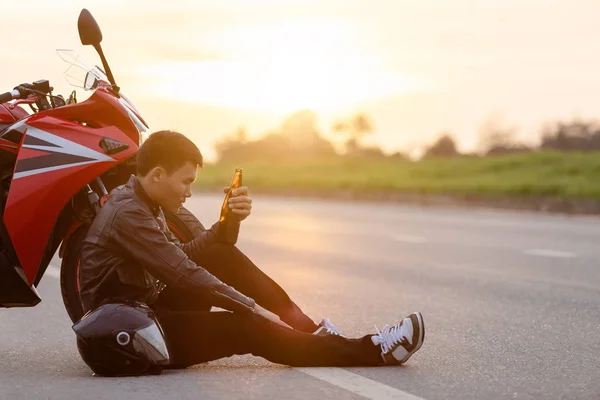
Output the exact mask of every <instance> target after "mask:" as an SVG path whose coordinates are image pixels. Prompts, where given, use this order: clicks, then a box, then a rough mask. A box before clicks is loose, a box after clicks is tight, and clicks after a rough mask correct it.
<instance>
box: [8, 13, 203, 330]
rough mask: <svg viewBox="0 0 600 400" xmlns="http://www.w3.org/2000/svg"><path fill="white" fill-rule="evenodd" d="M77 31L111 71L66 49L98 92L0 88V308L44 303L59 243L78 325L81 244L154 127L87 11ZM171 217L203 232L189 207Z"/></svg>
mask: <svg viewBox="0 0 600 400" xmlns="http://www.w3.org/2000/svg"><path fill="white" fill-rule="evenodd" d="M78 29H79V37H80V39H81V43H82V44H83V45H92V46H93V47H94V48H95V49H96V51H97V52H98V54H99V56H100V59H101V60H102V65H103V67H104V70H105V71H106V73H104V72H103V70H102V69H100V68H98V67H90V66H88V65H87V64H86V63H84V62H82V61H81V59H80V57H79V56H78V55H77V54H76V53H74V52H69V51H62V52H60V54H61V57H62V58H63V59H65V60H70V61H72V67H77V68H84V69H85V72H86V73H85V79H84V82H83V87H84V89H86V90H89V91H92V95H91V96H90V97H89V98H88V99H87V100H86V101H83V102H81V103H78V102H77V100H76V93H75V91H73V93H72V94H71V95H70V96H69V98H68V99H67V100H65V99H64V97H62V96H60V95H54V94H52V90H53V88H52V87H51V86H50V83H49V82H48V81H47V80H40V81H36V82H34V83H32V84H22V85H19V86H17V87H16V88H15V89H14V90H12V91H10V92H7V93H4V94H1V95H0V213H1V215H0V216H1V218H0V307H31V306H35V305H36V304H38V303H39V302H40V301H41V299H40V296H39V294H38V292H37V290H36V287H37V286H38V284H39V283H40V280H41V279H42V277H43V276H44V273H45V271H46V269H47V267H48V265H49V264H50V261H51V260H52V258H53V256H54V254H55V253H56V251H57V250H58V254H59V256H60V257H61V258H62V262H61V272H60V284H61V291H62V297H63V301H64V304H65V307H66V309H67V312H68V314H69V316H70V318H71V319H72V320H73V321H74V322H75V321H77V320H79V318H81V316H82V315H83V311H82V306H81V301H80V296H79V291H80V290H79V289H80V287H79V273H78V272H79V251H80V248H81V243H82V241H83V239H84V237H85V233H86V232H87V229H88V226H89V224H90V223H91V221H92V220H93V218H94V216H95V214H96V213H97V212H98V210H99V208H100V207H101V206H102V204H103V203H104V201H105V200H106V198H107V196H108V193H109V192H110V191H111V190H112V189H113V188H115V187H117V186H119V185H122V184H124V183H126V182H127V180H128V179H129V176H130V175H131V174H133V173H135V167H136V165H135V155H136V152H137V149H138V147H139V146H140V145H141V143H142V141H143V140H144V137H145V136H144V135H145V134H146V133H147V132H148V130H149V128H148V126H147V124H146V122H145V121H144V119H143V118H142V116H141V115H140V113H139V112H138V110H137V109H136V108H135V106H134V105H133V103H132V102H131V101H130V100H128V99H127V97H125V95H124V94H123V93H122V92H121V89H120V88H119V86H117V84H116V83H115V79H114V77H113V75H112V72H111V70H110V67H109V65H108V63H107V61H106V58H105V56H104V53H103V51H102V48H101V46H100V42H101V41H102V33H101V31H100V28H99V26H98V24H97V23H96V21H95V19H94V17H93V16H92V15H91V14H90V12H89V11H88V10H86V9H83V10H82V11H81V14H80V15H79V19H78ZM23 106H28V107H30V109H31V111H32V112H31V113H29V112H27V111H26V109H25V108H23ZM165 216H166V218H167V223H168V225H169V227H170V229H171V230H172V231H173V232H174V233H175V234H176V236H178V238H179V239H180V240H182V241H188V240H191V239H193V238H194V236H195V235H196V234H198V233H199V232H200V231H201V230H203V229H204V228H203V227H202V225H201V224H200V222H199V221H198V220H197V219H196V218H195V217H194V216H193V215H192V214H191V213H190V212H189V211H187V210H186V209H184V208H181V209H180V211H179V212H177V214H171V213H165ZM59 246H60V249H59Z"/></svg>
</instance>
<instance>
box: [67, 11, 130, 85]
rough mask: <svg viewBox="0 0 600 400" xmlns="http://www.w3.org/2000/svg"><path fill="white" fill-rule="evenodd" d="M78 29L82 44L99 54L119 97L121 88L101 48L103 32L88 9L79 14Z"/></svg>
mask: <svg viewBox="0 0 600 400" xmlns="http://www.w3.org/2000/svg"><path fill="white" fill-rule="evenodd" d="M77 29H79V39H81V44H83V45H84V46H86V45H92V46H94V48H95V49H96V51H97V52H98V55H99V56H100V59H101V60H102V65H103V66H104V69H105V70H106V76H107V77H108V80H109V81H110V83H111V85H112V88H113V91H114V92H115V93H116V94H117V95H118V93H119V90H120V89H119V86H117V82H115V78H114V76H113V74H112V71H111V70H110V66H109V65H108V61H106V57H104V52H103V51H102V46H100V42H102V32H101V31H100V27H99V26H98V23H97V22H96V20H95V19H94V17H93V16H92V13H90V12H89V11H88V10H87V9H85V8H84V9H82V10H81V13H80V14H79V19H78V20H77Z"/></svg>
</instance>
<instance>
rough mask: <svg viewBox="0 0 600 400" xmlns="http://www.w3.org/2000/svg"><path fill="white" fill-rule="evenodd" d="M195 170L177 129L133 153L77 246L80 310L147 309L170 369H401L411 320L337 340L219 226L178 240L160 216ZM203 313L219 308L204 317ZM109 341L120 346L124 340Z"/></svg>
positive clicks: (420, 329)
mask: <svg viewBox="0 0 600 400" xmlns="http://www.w3.org/2000/svg"><path fill="white" fill-rule="evenodd" d="M202 164H203V160H202V155H201V153H200V151H199V150H198V148H197V147H196V146H195V145H194V144H193V143H192V142H191V141H190V140H189V139H187V138H186V137H185V136H184V135H182V134H180V133H177V132H172V131H160V132H156V133H154V134H152V135H151V136H150V137H149V138H148V139H147V140H146V141H145V142H144V144H143V145H142V146H141V147H140V149H139V151H138V154H137V175H136V176H131V178H130V179H129V182H127V184H125V185H123V186H120V187H118V188H116V189H114V190H113V191H111V193H110V196H109V198H108V200H107V201H106V203H105V204H104V206H103V207H102V208H101V209H100V212H99V214H98V215H97V216H96V218H95V219H94V221H93V223H92V225H91V226H90V229H89V231H88V233H87V236H86V238H85V240H84V244H83V247H82V251H81V260H80V282H81V295H82V301H83V305H84V309H85V311H91V310H96V309H98V308H99V307H101V306H103V305H106V304H111V303H126V304H144V305H147V306H148V307H146V308H147V309H149V310H151V311H152V312H151V314H152V315H156V320H157V321H158V323H159V325H160V327H161V328H162V331H163V332H164V339H165V340H166V347H167V348H168V352H169V367H170V368H185V367H187V366H191V365H194V364H199V363H203V362H207V361H211V360H216V359H219V358H222V357H229V356H232V355H234V354H254V355H257V356H261V357H264V358H266V359H267V360H270V361H272V362H276V363H281V364H287V365H292V366H376V365H387V364H402V363H404V362H406V361H407V360H408V359H409V357H410V356H411V355H412V354H413V353H415V352H416V351H417V350H418V349H419V348H420V347H421V345H422V343H423V339H424V334H425V331H424V325H423V319H422V316H421V314H420V313H414V314H411V315H409V316H408V317H406V318H404V319H403V320H402V321H401V322H400V323H398V324H397V325H394V326H392V327H389V326H387V325H386V326H385V328H384V329H383V330H382V331H379V330H377V332H376V333H375V334H373V335H367V336H364V337H362V338H358V339H348V338H345V337H343V336H342V335H340V333H339V332H338V330H337V329H336V328H335V327H334V326H333V325H332V324H331V323H330V322H329V321H328V320H327V319H323V320H322V321H321V323H320V324H319V325H316V324H315V323H314V322H313V321H312V320H311V319H310V318H309V317H307V316H306V315H305V314H304V313H303V312H302V311H301V310H300V308H299V307H298V306H297V305H296V304H295V303H294V302H293V301H292V300H291V299H290V297H289V296H288V295H287V294H286V292H285V291H284V290H283V289H282V288H281V287H280V286H279V285H278V284H277V283H275V282H274V281H273V280H272V279H271V278H269V277H268V276H267V275H266V274H264V273H263V272H262V271H261V270H260V269H258V267H257V266H256V265H254V264H253V263H252V261H250V259H248V257H246V256H245V255H244V254H243V253H242V252H241V251H240V250H239V249H238V248H237V247H235V246H234V245H226V244H223V243H221V242H220V241H221V239H220V235H219V223H216V224H215V225H213V226H212V227H211V228H210V229H207V230H205V231H204V232H202V233H201V234H200V235H198V236H197V237H196V238H195V239H193V240H192V241H190V242H188V243H180V242H179V241H178V240H177V238H176V237H175V236H174V235H173V234H172V233H171V232H170V231H169V229H168V228H167V225H166V222H165V218H164V214H163V210H167V211H170V212H177V211H178V209H179V208H180V207H181V206H182V205H183V203H184V202H185V200H186V199H187V198H188V197H190V196H191V195H192V193H191V185H192V183H193V182H194V181H195V179H196V174H197V170H198V166H200V167H202ZM229 204H230V208H231V209H232V212H233V213H235V214H237V216H239V218H240V219H241V220H244V219H246V218H247V217H248V216H249V215H250V212H251V208H252V199H251V198H250V196H249V194H248V189H247V188H246V187H242V188H240V189H238V190H237V191H236V193H235V197H232V198H231V199H230V203H229ZM211 306H216V307H220V308H223V309H225V310H228V311H223V312H211V311H210V308H211ZM85 318H86V317H84V320H85ZM117 340H118V341H119V344H120V345H123V346H125V345H124V344H123V343H129V335H121V336H119V337H118V338H117ZM138 350H139V345H138ZM80 351H81V348H80ZM84 359H85V360H86V362H87V363H88V365H90V366H92V365H91V364H90V361H89V359H87V358H86V357H84ZM92 369H94V367H92Z"/></svg>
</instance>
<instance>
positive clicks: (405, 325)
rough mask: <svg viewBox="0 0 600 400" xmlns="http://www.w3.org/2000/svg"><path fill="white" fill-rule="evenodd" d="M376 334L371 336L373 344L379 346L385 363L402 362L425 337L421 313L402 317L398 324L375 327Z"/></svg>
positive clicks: (418, 346) (406, 359) (418, 347)
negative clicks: (380, 328) (381, 327)
mask: <svg viewBox="0 0 600 400" xmlns="http://www.w3.org/2000/svg"><path fill="white" fill-rule="evenodd" d="M375 329H376V330H377V334H375V335H373V336H372V337H371V340H372V341H373V344H374V345H376V346H381V358H383V362H385V363H386V364H397V365H400V364H404V363H405V362H407V361H408V359H409V358H410V356H412V355H413V354H414V353H415V352H416V351H417V350H419V349H420V348H421V345H422V344H423V339H425V325H423V316H422V315H421V313H418V312H416V313H413V314H411V315H409V316H408V317H406V318H404V319H403V320H402V321H401V322H400V323H399V324H397V325H394V326H392V327H390V326H389V325H386V326H384V327H383V330H381V331H380V330H379V329H377V327H375Z"/></svg>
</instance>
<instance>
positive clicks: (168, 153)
mask: <svg viewBox="0 0 600 400" xmlns="http://www.w3.org/2000/svg"><path fill="white" fill-rule="evenodd" d="M186 162H190V163H192V164H195V165H199V166H200V167H202V165H203V160H202V153H200V150H199V149H198V147H196V145H195V144H194V143H193V142H192V141H191V140H190V139H188V138H187V137H185V136H184V135H182V134H181V133H179V132H173V131H158V132H154V133H153V134H151V135H150V136H149V137H148V139H146V141H145V142H144V143H143V144H142V146H141V147H140V148H139V150H138V152H137V174H138V175H139V176H146V175H148V172H150V170H152V168H155V167H158V166H161V167H163V168H164V169H165V170H166V171H167V174H169V175H170V174H172V173H173V172H175V171H177V170H178V169H179V168H181V167H183V166H184V165H185V163H186Z"/></svg>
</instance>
